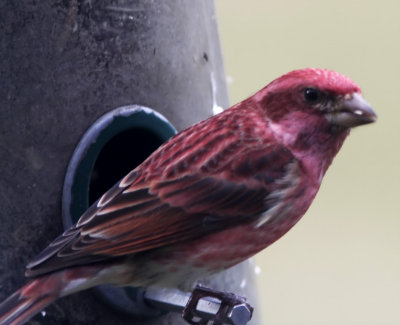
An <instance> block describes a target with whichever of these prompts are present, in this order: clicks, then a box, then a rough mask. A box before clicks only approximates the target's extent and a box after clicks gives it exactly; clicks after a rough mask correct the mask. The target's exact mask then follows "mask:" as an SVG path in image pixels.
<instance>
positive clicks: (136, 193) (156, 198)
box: [0, 68, 377, 325]
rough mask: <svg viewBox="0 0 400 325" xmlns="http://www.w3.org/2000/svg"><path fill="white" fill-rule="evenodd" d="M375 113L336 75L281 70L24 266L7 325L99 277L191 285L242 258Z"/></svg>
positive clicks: (148, 164)
mask: <svg viewBox="0 0 400 325" xmlns="http://www.w3.org/2000/svg"><path fill="white" fill-rule="evenodd" d="M376 119H377V115H376V114H375V112H374V110H373V109H372V107H371V106H370V105H369V103H368V102H367V101H366V100H365V99H364V97H363V96H362V93H361V89H360V87H359V86H358V85H357V84H356V83H354V82H353V81H352V80H351V79H350V78H348V77H346V76H344V75H342V74H340V73H338V72H335V71H332V70H327V69H320V68H306V69H299V70H294V71H291V72H289V73H286V74H284V75H283V76H281V77H279V78H277V79H275V80H274V81H272V82H270V83H269V84H268V85H267V86H266V87H264V88H263V89H261V90H260V91H258V92H256V93H255V94H254V95H252V96H251V97H249V98H247V99H245V100H243V101H242V102H240V103H238V104H236V105H234V106H232V107H230V108H228V109H226V110H224V111H223V112H221V113H219V114H217V115H214V116H212V117H210V118H208V119H206V120H204V121H202V122H199V123H197V124H195V125H193V126H191V127H189V128H187V129H185V130H183V131H182V132H180V133H178V134H177V135H175V136H174V137H172V138H171V139H170V140H168V141H167V142H166V143H164V144H163V145H161V146H160V147H159V148H158V149H157V150H156V151H155V152H153V153H152V154H151V155H150V156H149V157H148V158H147V159H146V160H145V161H144V162H143V163H142V164H140V165H139V166H137V167H136V168H134V169H133V170H132V171H131V172H130V173H128V174H127V175H126V176H125V177H124V178H122V179H121V180H120V181H119V182H118V183H117V184H115V185H114V186H113V187H112V188H111V189H110V190H108V191H107V192H106V193H105V194H104V195H102V196H101V197H100V198H99V199H98V200H97V201H96V202H95V203H94V204H93V205H92V206H90V207H89V208H88V210H87V211H86V212H84V213H83V215H82V216H81V217H80V219H79V220H78V222H77V223H76V224H75V225H73V226H72V227H71V228H69V229H67V230H66V231H65V232H64V233H62V234H61V235H60V236H59V237H57V238H56V239H55V240H54V241H53V242H52V243H50V245H48V246H47V248H45V249H44V250H43V251H42V252H41V253H39V255H38V256H37V257H36V258H35V259H33V260H32V261H31V262H30V263H29V264H28V265H27V267H26V276H27V277H29V278H30V279H29V282H28V283H27V284H26V285H25V286H23V287H22V288H21V289H19V290H18V291H16V292H15V293H14V294H12V295H11V296H9V298H7V299H6V300H5V301H4V302H2V303H1V305H0V324H2V325H4V324H13V325H16V324H23V323H24V322H26V321H28V320H29V319H30V318H31V317H33V316H34V315H35V314H36V313H38V312H40V311H41V310H43V309H44V308H45V307H46V306H47V305H49V304H51V303H52V302H53V301H54V300H56V299H58V298H60V297H64V296H67V295H70V294H73V293H75V292H78V291H81V290H85V289H87V288H90V287H93V286H96V285H99V284H105V283H107V284H113V285H118V286H134V287H162V288H178V289H180V290H186V291H187V290H190V289H191V288H193V286H194V285H195V283H196V282H197V280H198V279H199V278H203V277H205V276H207V275H210V274H213V273H216V272H219V271H222V270H225V269H227V268H229V267H231V266H233V265H235V264H238V263H240V262H242V261H243V260H246V259H247V258H249V257H251V256H253V255H254V254H256V253H258V252H259V251H261V250H263V249H264V248H266V247H267V246H269V245H270V244H272V243H273V242H275V241H276V240H278V239H279V238H280V237H282V236H283V235H284V234H285V233H286V232H287V231H289V230H290V229H291V228H292V227H293V226H294V225H295V224H296V223H297V222H298V221H299V219H300V218H301V217H302V216H303V215H304V214H305V212H306V211H307V209H308V208H309V206H310V205H311V203H312V201H313V199H314V197H315V195H316V193H317V191H318V189H319V187H320V185H321V182H322V179H323V176H324V175H325V173H326V171H327V169H328V167H329V166H330V165H331V163H332V160H333V158H334V157H335V155H336V154H337V153H338V151H339V150H340V148H341V147H342V144H343V142H344V140H345V139H346V137H347V136H348V135H349V133H350V130H351V129H352V128H354V127H357V126H360V125H364V124H368V123H372V122H375V121H376ZM126 150H130V148H126Z"/></svg>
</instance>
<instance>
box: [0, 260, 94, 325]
mask: <svg viewBox="0 0 400 325" xmlns="http://www.w3.org/2000/svg"><path fill="white" fill-rule="evenodd" d="M100 270H101V268H99V267H77V268H73V269H67V270H61V271H58V272H56V273H52V274H47V275H43V276H40V277H37V278H35V279H33V280H31V281H30V282H28V283H27V284H26V285H25V286H23V287H22V288H20V289H19V290H18V291H16V292H15V293H14V294H12V295H11V296H10V297H8V298H7V299H6V300H5V301H3V302H2V303H1V304H0V325H21V324H23V323H25V322H27V321H28V320H29V319H30V318H32V317H33V316H34V315H35V314H37V313H38V312H40V311H41V310H43V309H44V308H45V307H46V306H48V305H49V304H51V303H52V302H53V301H54V300H56V299H57V298H59V297H62V296H66V295H69V294H71V293H73V292H76V291H79V290H84V289H86V288H89V287H92V286H94V285H96V284H97V283H95V282H97V281H94V280H95V278H96V274H97V273H98V272H99V271H100Z"/></svg>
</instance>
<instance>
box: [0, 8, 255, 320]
mask: <svg viewBox="0 0 400 325" xmlns="http://www.w3.org/2000/svg"><path fill="white" fill-rule="evenodd" d="M0 33H1V37H0V83H1V84H0V170H1V173H2V175H1V178H0V224H1V227H0V260H1V261H2V263H0V299H1V300H2V299H4V298H5V297H6V296H7V295H9V294H11V293H12V292H13V291H14V290H16V289H17V288H18V287H19V286H21V285H22V284H23V283H25V281H26V280H25V278H24V266H25V265H26V264H27V263H28V262H29V260H30V259H31V258H33V257H34V256H35V255H36V254H37V253H39V252H40V251H41V250H42V249H43V248H44V247H45V246H46V245H47V244H48V243H49V242H50V241H51V240H53V239H54V238H55V237H56V236H57V235H58V234H59V233H60V232H61V231H62V221H61V211H60V210H61V191H62V186H63V180H64V176H65V171H66V166H67V164H68V161H69V159H70V157H71V155H72V153H73V151H74V148H75V146H76V144H77V143H78V142H79V140H80V138H81V136H82V135H83V134H84V132H85V131H86V130H87V129H88V128H89V126H90V125H91V124H92V123H93V122H94V121H95V120H96V119H97V118H98V117H99V116H101V115H102V114H104V113H105V112H107V111H109V110H111V109H113V108H115V107H118V106H123V105H128V104H138V105H144V106H148V107H151V108H153V109H156V110H158V111H159V112H160V113H162V114H163V115H165V116H166V117H167V118H168V119H169V120H170V121H171V122H172V123H173V125H174V126H175V127H176V128H177V129H178V130H181V129H183V128H184V127H186V126H188V125H190V124H193V123H195V122H198V121H200V120H202V119H204V118H206V117H208V116H210V115H211V114H212V113H213V108H215V107H217V106H222V107H227V106H228V98H227V91H226V85H225V75H224V71H223V64H222V58H221V53H220V47H219V40H218V33H217V27H216V21H215V11H214V7H213V2H212V1H211V0H205V1H186V0H174V1H146V0H142V1H140V0H135V1H134V0H131V1H129V0H119V1H111V0H99V1H81V0H65V1H61V0H60V1H53V0H43V1H31V0H21V1H14V0H4V1H1V3H0ZM252 274H253V270H252V267H251V266H250V264H249V263H247V262H246V263H244V264H242V265H239V266H237V267H236V268H233V269H232V270H228V271H227V272H224V273H222V274H220V275H217V276H215V277H212V278H210V279H205V280H203V281H202V283H204V285H208V286H209V287H213V288H215V289H219V290H227V291H231V292H235V293H238V294H241V295H245V296H247V297H248V298H249V302H250V303H251V304H253V305H254V304H255V297H254V294H253V292H254V291H253V289H252V288H253V284H252V283H253V280H252ZM253 323H254V324H258V323H259V322H257V321H256V320H254V321H253ZM32 324H59V325H63V324H75V325H79V324H184V322H183V321H182V320H181V319H180V315H179V314H174V313H170V314H168V315H165V316H163V317H161V318H157V319H156V320H133V319H132V316H129V315H124V314H121V313H119V312H117V311H115V310H113V309H111V308H109V307H108V306H107V305H105V304H104V303H103V302H102V301H100V300H99V299H97V297H95V295H94V294H93V291H90V290H89V291H86V292H82V293H78V294H75V295H72V296H70V297H66V298H63V299H60V300H59V301H57V302H56V303H54V304H52V305H51V306H50V307H48V308H46V310H45V312H44V313H42V315H39V316H37V317H36V318H35V320H34V322H32Z"/></svg>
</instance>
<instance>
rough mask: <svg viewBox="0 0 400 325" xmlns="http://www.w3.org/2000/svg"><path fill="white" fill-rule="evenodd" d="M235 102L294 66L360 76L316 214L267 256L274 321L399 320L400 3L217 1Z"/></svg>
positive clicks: (264, 283) (264, 275)
mask: <svg viewBox="0 0 400 325" xmlns="http://www.w3.org/2000/svg"><path fill="white" fill-rule="evenodd" d="M216 7H217V13H218V24H219V29H220V36H221V41H222V49H223V54H224V59H225V69H226V73H227V76H228V79H229V80H230V81H231V82H230V84H229V92H230V97H231V103H232V104H233V103H236V102H238V101H240V100H242V99H244V98H245V97H247V96H249V95H251V94H252V93H254V92H255V91H257V90H258V89H260V88H262V87H263V86H265V85H266V84H267V83H268V82H269V81H271V80H272V79H274V78H276V77H278V76H280V75H281V74H283V73H286V72H288V71H289V70H292V69H297V68H304V67H323V68H330V69H334V70H337V71H339V72H341V73H344V74H346V75H348V76H349V77H351V78H352V79H353V80H354V81H356V82H357V83H358V84H359V85H360V86H361V88H362V89H363V93H364V95H365V98H366V99H367V100H368V101H369V102H370V103H371V104H372V106H373V107H374V109H375V110H376V112H377V114H378V116H379V119H378V122H377V123H376V124H374V125H368V126H363V127H360V128H358V129H356V130H354V131H353V132H352V134H351V135H350V138H348V139H347V141H346V143H345V145H344V147H343V149H342V150H341V152H340V154H339V155H338V156H337V157H336V159H335V161H334V163H333V165H332V166H331V168H330V170H329V171H328V173H327V175H326V177H325V180H324V183H323V186H322V188H321V190H320V192H319V194H318V195H317V198H316V200H315V201H314V204H313V206H312V207H311V208H310V210H309V211H308V212H307V214H306V215H305V217H304V218H303V219H302V220H301V221H300V222H299V224H297V225H296V226H295V227H294V229H292V230H291V231H290V232H289V233H288V234H287V235H286V236H284V237H283V238H282V239H281V240H279V241H278V242H277V243H275V244H273V245H272V246H270V247H269V248H268V249H266V250H265V251H264V252H262V253H260V254H259V255H258V256H257V258H256V261H257V264H258V265H259V266H260V268H261V274H260V275H259V276H258V281H259V282H258V284H259V291H260V308H259V309H258V310H257V312H261V313H262V316H263V320H264V321H263V323H264V324H267V325H270V324H271V325H275V324H276V325H284V324H293V325H294V324H296V325H297V324H307V325H311V324H318V325H321V324H335V325H337V324H351V325H352V324H379V325H380V324H400V256H399V253H400V252H399V251H400V213H399V205H400V197H399V193H400V190H399V183H400V172H399V167H400V127H399V124H400V113H399V111H400V108H399V97H400V96H399V95H400V2H399V1H387V0H383V1H382V0H381V1H360V0H359V1H357V0H334V1H321V0H297V1H296V0H278V1H277V0H275V1H272V0H271V1H261V0H259V1H256V0H246V1H245V0H216Z"/></svg>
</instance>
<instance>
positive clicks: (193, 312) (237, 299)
mask: <svg viewBox="0 0 400 325" xmlns="http://www.w3.org/2000/svg"><path fill="white" fill-rule="evenodd" d="M206 297H209V298H215V299H218V300H220V301H221V305H220V307H219V309H218V311H217V313H216V314H215V317H214V318H213V319H212V320H211V324H212V325H223V324H224V321H225V320H226V319H227V318H229V313H230V312H231V310H232V308H233V307H235V306H237V305H241V304H245V305H246V306H247V308H248V309H249V310H250V313H251V314H252V313H253V307H252V306H251V305H249V304H248V303H247V302H246V298H245V297H241V296H238V295H235V294H233V293H230V292H222V291H216V290H212V289H209V288H205V287H203V286H201V285H197V286H196V288H195V289H194V290H193V291H192V294H191V296H190V298H189V300H188V302H187V304H186V306H185V309H184V310H183V313H182V317H183V319H184V320H186V321H187V322H188V323H189V324H195V325H207V324H208V322H209V320H207V319H204V318H202V317H201V316H200V315H199V313H198V312H197V304H198V302H199V300H200V299H202V298H206ZM250 318H251V316H250Z"/></svg>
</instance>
